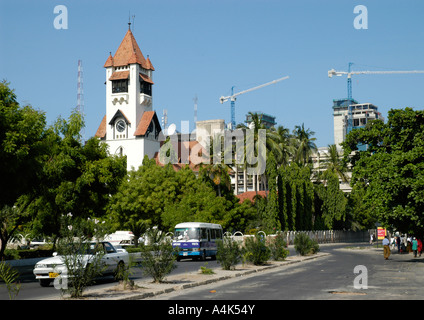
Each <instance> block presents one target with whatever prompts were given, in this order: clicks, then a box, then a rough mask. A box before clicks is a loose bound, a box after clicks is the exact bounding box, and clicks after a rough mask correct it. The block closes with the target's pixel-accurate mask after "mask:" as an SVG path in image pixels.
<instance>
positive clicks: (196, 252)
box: [172, 222, 223, 261]
mask: <svg viewBox="0 0 424 320" xmlns="http://www.w3.org/2000/svg"><path fill="white" fill-rule="evenodd" d="M222 237H223V233H222V227H221V225H220V224H215V223H204V222H184V223H179V224H177V225H176V226H175V229H174V240H173V241H172V245H173V246H174V247H178V248H179V251H178V257H177V260H178V261H179V260H180V259H181V258H185V257H187V258H192V259H199V258H200V259H202V260H205V259H206V257H211V258H212V259H215V258H216V251H217V244H216V241H217V240H222Z"/></svg>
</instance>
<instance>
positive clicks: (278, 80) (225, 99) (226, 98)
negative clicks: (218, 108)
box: [219, 76, 289, 129]
mask: <svg viewBox="0 0 424 320" xmlns="http://www.w3.org/2000/svg"><path fill="white" fill-rule="evenodd" d="M288 78H289V76H285V77H282V78H279V79H276V80H273V81H270V82H267V83H264V84H261V85H259V86H256V87H253V88H250V89H247V90H243V91H240V92H237V93H233V90H234V87H232V88H231V95H230V96H226V97H224V96H222V97H221V98H219V101H220V102H221V103H224V102H226V101H228V100H230V101H231V125H232V127H233V129H234V128H235V126H236V121H235V104H234V102H235V101H236V97H237V96H239V95H241V94H244V93H247V92H251V91H253V90H257V89H260V88H263V87H266V86H269V85H271V84H274V83H277V82H280V81H283V80H286V79H288Z"/></svg>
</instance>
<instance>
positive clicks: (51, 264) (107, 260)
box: [33, 241, 129, 287]
mask: <svg viewBox="0 0 424 320" xmlns="http://www.w3.org/2000/svg"><path fill="white" fill-rule="evenodd" d="M97 245H101V246H102V248H100V252H102V251H103V256H102V258H101V261H102V262H103V264H104V270H103V271H102V275H106V274H115V275H116V274H117V272H118V270H119V269H120V268H124V267H128V266H129V254H128V252H127V251H126V250H125V249H122V248H115V247H114V246H113V245H112V244H110V243H109V242H105V241H102V242H90V243H89V250H88V252H86V253H85V254H84V255H82V256H81V258H82V259H83V260H82V262H83V263H82V265H84V267H85V266H87V264H88V263H89V262H90V260H93V257H94V254H95V252H97V253H98V252H99V251H98V250H96V249H98V247H97ZM33 273H34V275H35V278H36V279H37V280H39V281H40V285H41V286H42V287H47V286H49V285H50V283H52V282H53V281H54V279H55V278H56V277H58V276H60V275H62V274H63V275H67V269H66V266H65V263H64V258H63V256H60V255H57V253H53V257H51V258H46V259H43V260H41V261H39V262H37V263H36V265H35V267H34V270H33Z"/></svg>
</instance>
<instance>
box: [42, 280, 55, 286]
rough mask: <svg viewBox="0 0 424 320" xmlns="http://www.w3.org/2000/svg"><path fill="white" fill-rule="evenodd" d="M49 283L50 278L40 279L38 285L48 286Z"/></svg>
mask: <svg viewBox="0 0 424 320" xmlns="http://www.w3.org/2000/svg"><path fill="white" fill-rule="evenodd" d="M50 283H52V280H49V279H40V286H42V287H49V286H50Z"/></svg>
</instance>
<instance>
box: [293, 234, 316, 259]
mask: <svg viewBox="0 0 424 320" xmlns="http://www.w3.org/2000/svg"><path fill="white" fill-rule="evenodd" d="M294 249H295V250H296V252H297V253H299V254H300V255H301V256H305V255H308V254H314V253H317V252H318V251H319V245H318V243H317V242H316V241H315V240H312V239H311V238H309V236H308V235H307V234H306V233H303V232H302V233H298V234H296V236H295V237H294Z"/></svg>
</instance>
